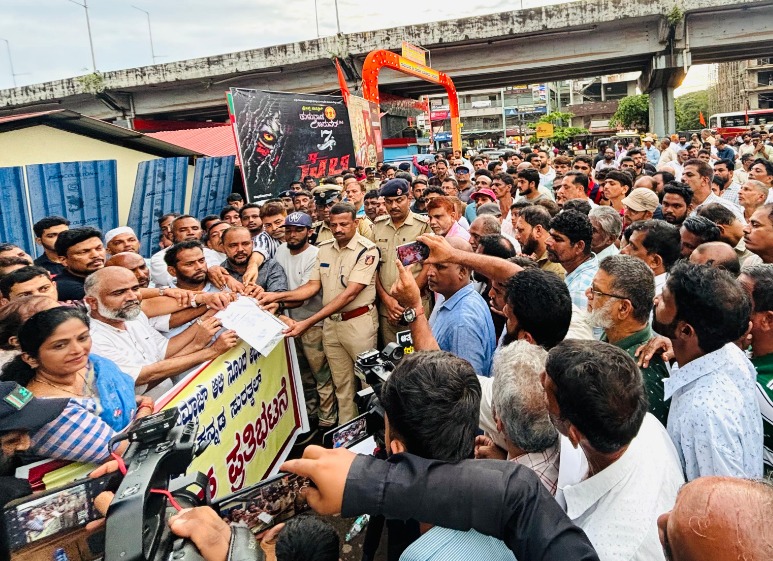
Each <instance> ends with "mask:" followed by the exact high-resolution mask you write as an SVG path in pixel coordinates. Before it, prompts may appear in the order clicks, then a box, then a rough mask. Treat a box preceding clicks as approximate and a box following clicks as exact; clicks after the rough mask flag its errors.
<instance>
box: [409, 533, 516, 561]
mask: <svg viewBox="0 0 773 561" xmlns="http://www.w3.org/2000/svg"><path fill="white" fill-rule="evenodd" d="M470 559H486V561H515V555H513V552H512V551H510V550H509V549H508V548H507V546H506V545H505V543H504V542H503V541H502V540H498V539H496V538H492V537H491V536H486V535H483V534H479V533H478V532H476V531H475V530H469V531H467V532H462V531H460V530H451V529H449V528H441V527H440V526H435V527H433V528H431V529H430V530H429V531H428V532H426V533H425V534H424V535H423V536H421V537H420V538H419V539H418V540H416V541H415V542H413V543H412V544H411V545H409V546H408V548H407V549H406V550H405V551H403V554H402V555H401V556H400V561H469V560H470Z"/></svg>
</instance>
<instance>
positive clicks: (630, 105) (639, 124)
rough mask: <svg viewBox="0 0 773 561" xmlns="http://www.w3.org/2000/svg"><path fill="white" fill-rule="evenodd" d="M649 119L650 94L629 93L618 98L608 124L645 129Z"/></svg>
mask: <svg viewBox="0 0 773 561" xmlns="http://www.w3.org/2000/svg"><path fill="white" fill-rule="evenodd" d="M649 120H650V96H648V95H647V94H640V95H629V96H626V97H624V98H623V99H621V100H620V103H619V105H618V106H617V111H615V114H614V115H612V118H611V119H610V120H609V124H610V125H612V126H616V125H621V126H622V127H624V128H626V129H636V130H645V129H646V128H647V127H648V126H649Z"/></svg>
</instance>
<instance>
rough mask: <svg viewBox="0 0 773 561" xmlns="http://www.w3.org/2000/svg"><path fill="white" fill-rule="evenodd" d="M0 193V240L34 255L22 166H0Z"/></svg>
mask: <svg viewBox="0 0 773 561" xmlns="http://www.w3.org/2000/svg"><path fill="white" fill-rule="evenodd" d="M0 193H2V198H3V202H2V204H0V236H1V237H0V241H2V242H6V243H13V244H16V245H18V246H20V247H22V248H23V249H24V251H26V252H27V253H29V254H30V255H35V249H36V248H35V240H34V239H33V237H32V224H31V223H30V217H29V212H28V206H27V192H26V191H25V190H24V169H23V168H21V167H15V168H0Z"/></svg>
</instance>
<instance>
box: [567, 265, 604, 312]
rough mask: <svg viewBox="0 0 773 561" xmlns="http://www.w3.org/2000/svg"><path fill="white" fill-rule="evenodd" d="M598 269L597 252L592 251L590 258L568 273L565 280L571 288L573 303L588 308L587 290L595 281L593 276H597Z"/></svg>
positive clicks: (582, 308)
mask: <svg viewBox="0 0 773 561" xmlns="http://www.w3.org/2000/svg"><path fill="white" fill-rule="evenodd" d="M598 270H599V262H598V259H596V254H595V253H591V258H590V259H588V260H587V261H585V262H584V263H582V264H581V265H580V266H579V267H577V268H576V269H575V270H574V271H572V272H571V273H566V277H565V278H564V282H565V283H566V286H567V287H568V288H569V295H570V296H571V297H572V304H574V305H575V306H577V307H578V308H580V309H581V310H587V309H588V297H587V296H585V291H586V290H587V289H588V287H589V286H590V285H591V284H592V283H593V277H595V276H596V271H598Z"/></svg>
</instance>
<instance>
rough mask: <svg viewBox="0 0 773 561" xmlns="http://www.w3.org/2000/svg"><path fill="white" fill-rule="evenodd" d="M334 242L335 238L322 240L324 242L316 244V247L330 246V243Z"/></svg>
mask: <svg viewBox="0 0 773 561" xmlns="http://www.w3.org/2000/svg"><path fill="white" fill-rule="evenodd" d="M366 239H367V238H366ZM334 241H336V239H335V238H330V239H329V240H324V241H321V242H318V243H317V247H322V246H323V245H327V244H331V243H333V242H334Z"/></svg>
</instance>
